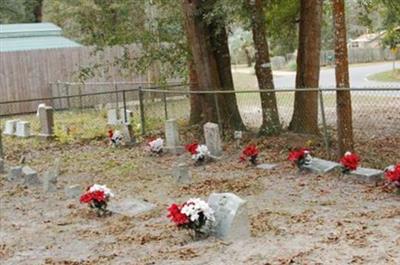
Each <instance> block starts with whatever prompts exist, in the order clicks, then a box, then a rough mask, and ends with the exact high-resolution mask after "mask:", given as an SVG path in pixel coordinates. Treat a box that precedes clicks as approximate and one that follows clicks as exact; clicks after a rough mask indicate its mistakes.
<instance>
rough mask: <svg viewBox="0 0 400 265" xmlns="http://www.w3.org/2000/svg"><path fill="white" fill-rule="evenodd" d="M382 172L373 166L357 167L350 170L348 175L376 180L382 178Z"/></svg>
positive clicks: (369, 180)
mask: <svg viewBox="0 0 400 265" xmlns="http://www.w3.org/2000/svg"><path fill="white" fill-rule="evenodd" d="M383 174H384V172H383V171H382V170H378V169H373V168H363V167H359V168H357V169H356V170H354V171H351V172H350V175H353V176H357V177H360V178H361V179H363V180H365V181H368V182H376V181H379V180H381V179H382V177H383Z"/></svg>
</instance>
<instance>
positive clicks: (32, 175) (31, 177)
mask: <svg viewBox="0 0 400 265" xmlns="http://www.w3.org/2000/svg"><path fill="white" fill-rule="evenodd" d="M22 174H23V176H24V184H28V185H38V184H40V180H39V178H38V174H37V172H36V171H35V170H33V169H32V168H30V167H28V166H24V167H23V168H22Z"/></svg>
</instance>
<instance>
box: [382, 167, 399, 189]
mask: <svg viewBox="0 0 400 265" xmlns="http://www.w3.org/2000/svg"><path fill="white" fill-rule="evenodd" d="M385 178H386V180H387V181H388V182H389V183H390V184H391V185H393V186H394V187H396V188H397V193H398V194H400V163H398V164H397V165H395V166H394V165H392V166H390V167H387V168H386V169H385Z"/></svg>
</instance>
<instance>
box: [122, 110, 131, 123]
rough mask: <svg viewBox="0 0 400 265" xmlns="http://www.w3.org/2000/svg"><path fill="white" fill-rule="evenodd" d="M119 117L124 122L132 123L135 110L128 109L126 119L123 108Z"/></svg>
mask: <svg viewBox="0 0 400 265" xmlns="http://www.w3.org/2000/svg"><path fill="white" fill-rule="evenodd" d="M119 113H120V114H119V117H120V119H121V123H122V124H130V123H131V121H132V118H133V112H132V111H131V110H128V109H127V110H126V121H125V115H124V109H121V110H120V111H119Z"/></svg>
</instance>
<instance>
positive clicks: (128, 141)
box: [122, 124, 136, 146]
mask: <svg viewBox="0 0 400 265" xmlns="http://www.w3.org/2000/svg"><path fill="white" fill-rule="evenodd" d="M122 139H123V141H124V143H125V145H127V146H132V145H134V144H136V138H135V134H134V132H133V128H132V125H131V124H124V125H123V126H122Z"/></svg>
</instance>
